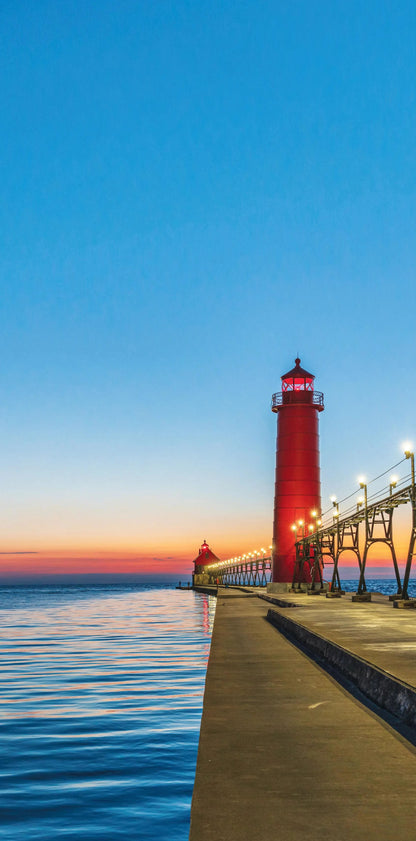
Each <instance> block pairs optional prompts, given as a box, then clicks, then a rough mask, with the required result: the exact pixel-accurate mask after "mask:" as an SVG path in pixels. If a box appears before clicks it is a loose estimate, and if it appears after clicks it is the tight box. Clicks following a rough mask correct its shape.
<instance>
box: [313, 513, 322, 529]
mask: <svg viewBox="0 0 416 841" xmlns="http://www.w3.org/2000/svg"><path fill="white" fill-rule="evenodd" d="M311 517H315V531H316V532H317V531H318V526H320V525H321V520H320V519H319V513H318V511H311Z"/></svg>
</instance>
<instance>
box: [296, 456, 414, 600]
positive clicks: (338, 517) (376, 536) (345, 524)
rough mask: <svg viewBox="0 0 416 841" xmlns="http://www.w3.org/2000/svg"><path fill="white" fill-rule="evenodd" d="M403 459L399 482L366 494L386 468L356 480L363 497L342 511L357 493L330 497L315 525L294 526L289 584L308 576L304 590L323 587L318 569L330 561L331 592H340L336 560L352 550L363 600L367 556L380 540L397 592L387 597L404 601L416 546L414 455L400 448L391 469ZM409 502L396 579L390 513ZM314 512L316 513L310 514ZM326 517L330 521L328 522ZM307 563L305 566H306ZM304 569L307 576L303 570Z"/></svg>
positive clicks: (321, 576) (358, 591) (393, 481)
mask: <svg viewBox="0 0 416 841" xmlns="http://www.w3.org/2000/svg"><path fill="white" fill-rule="evenodd" d="M406 459H410V464H411V470H410V475H407V476H405V477H403V478H402V479H400V480H398V479H397V478H396V477H392V478H391V479H390V482H389V484H388V485H386V486H384V487H383V488H382V489H380V490H378V491H376V492H375V493H373V494H370V495H369V493H368V487H369V485H370V484H372V482H376V481H377V480H379V479H380V478H382V477H383V476H385V475H386V474H387V473H389V472H390V470H392V469H394V468H390V470H386V471H385V473H383V474H380V476H377V477H376V478H375V479H373V480H372V481H371V482H368V483H366V481H365V480H364V479H362V480H359V486H360V489H361V491H362V496H361V497H359V498H358V500H357V499H356V500H355V503H353V504H352V505H351V504H349V505H348V507H347V508H346V510H344V511H340V506H341V505H342V504H343V503H345V502H348V503H350V500H351V497H352V496H356V493H357V492H356V491H354V492H353V493H352V494H350V495H349V496H348V497H345V499H344V500H341V502H337V500H336V498H335V497H334V498H333V499H332V508H331V509H329V511H327V512H325V514H324V515H323V516H322V519H321V520H319V521H317V520H315V524H314V525H313V526H312V525H308V526H306V525H305V524H304V522H303V521H298V523H295V524H294V525H293V527H292V528H293V529H294V530H295V531H296V535H295V537H296V538H297V539H296V541H295V550H296V561H295V570H294V577H293V588H294V589H295V590H296V589H301V586H302V583H303V582H304V581H305V580H308V579H309V578H310V584H309V590H310V591H314V590H319V589H321V590H322V589H323V588H324V580H323V569H324V566H325V564H333V573H332V580H331V584H330V590H331V592H332V593H336V592H341V591H342V587H341V581H340V576H339V562H340V558H341V555H342V554H343V553H344V552H351V553H353V554H354V555H355V557H356V559H357V565H358V570H359V584H358V589H357V593H356V596H357V597H358V598H362V599H366V598H368V594H367V586H366V581H365V572H366V566H367V559H368V554H369V551H370V549H371V547H372V546H374V545H375V544H376V543H378V544H384V545H385V546H387V547H388V549H389V550H390V556H391V562H392V566H393V569H394V575H395V578H396V583H397V592H396V593H395V594H394V595H392V596H391V597H390V598H391V599H392V600H393V599H403V600H409V594H408V586H409V580H410V574H411V570H412V564H413V559H414V557H415V546H416V485H415V465H414V454H413V453H412V452H410V451H406V452H405V459H403V460H402V461H401V462H399V463H398V464H396V465H394V467H395V468H396V467H398V465H399V464H402V462H404V461H405V460H406ZM406 504H410V505H411V530H410V537H409V544H408V552H407V558H406V566H405V570H404V576H403V581H402V580H401V576H400V571H399V566H398V562H397V554H396V548H395V543H394V534H393V516H394V513H395V511H397V509H398V508H399V506H401V505H406ZM313 513H314V515H315V516H316V512H313ZM328 520H329V521H330V522H328ZM305 565H306V570H305ZM305 573H306V574H305Z"/></svg>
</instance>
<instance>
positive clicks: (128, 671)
mask: <svg viewBox="0 0 416 841" xmlns="http://www.w3.org/2000/svg"><path fill="white" fill-rule="evenodd" d="M0 608H1V609H0V649H1V658H2V681H1V688H0V749H1V754H2V759H1V763H0V775H1V790H2V794H1V800H0V827H1V829H0V836H1V838H2V841H54V839H76V841H87V839H88V841H92V840H93V839H100V841H117V839H124V841H126V839H133V841H135V839H140V841H142V839H143V841H144V840H145V839H156V838H157V839H160V841H165V839H166V841H167V839H169V841H179V840H180V841H185V839H187V837H188V832H189V816H190V804H191V796H192V788H193V782H194V774H195V764H196V755H197V748H198V738H199V726H200V718H201V712H202V699H203V691H204V681H205V672H206V665H207V660H208V655H209V647H210V639H211V630H212V623H213V618H214V612H215V598H213V597H208V596H204V595H201V594H196V593H193V592H192V591H191V592H182V591H177V590H174V589H169V588H160V587H159V588H155V587H150V586H145V587H138V586H125V585H120V586H117V585H116V586H103V587H23V586H20V587H1V588H0Z"/></svg>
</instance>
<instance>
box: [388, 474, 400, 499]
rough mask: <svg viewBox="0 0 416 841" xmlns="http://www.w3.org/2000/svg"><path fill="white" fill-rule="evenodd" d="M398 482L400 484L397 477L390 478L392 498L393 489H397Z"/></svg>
mask: <svg viewBox="0 0 416 841" xmlns="http://www.w3.org/2000/svg"><path fill="white" fill-rule="evenodd" d="M397 482H398V479H397V476H391V477H390V485H389V491H390V496H391V495H392V493H393V489H394V488H395V487H396V485H397Z"/></svg>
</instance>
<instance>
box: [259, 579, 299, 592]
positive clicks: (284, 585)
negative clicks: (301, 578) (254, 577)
mask: <svg viewBox="0 0 416 841" xmlns="http://www.w3.org/2000/svg"><path fill="white" fill-rule="evenodd" d="M292 586H293V585H292V582H291V581H270V582H269V584H268V585H267V592H268V593H290V591H291V589H292ZM308 587H309V584H306V582H305V583H304V584H301V585H300V589H301V590H305V592H306V590H307V588H308Z"/></svg>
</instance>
